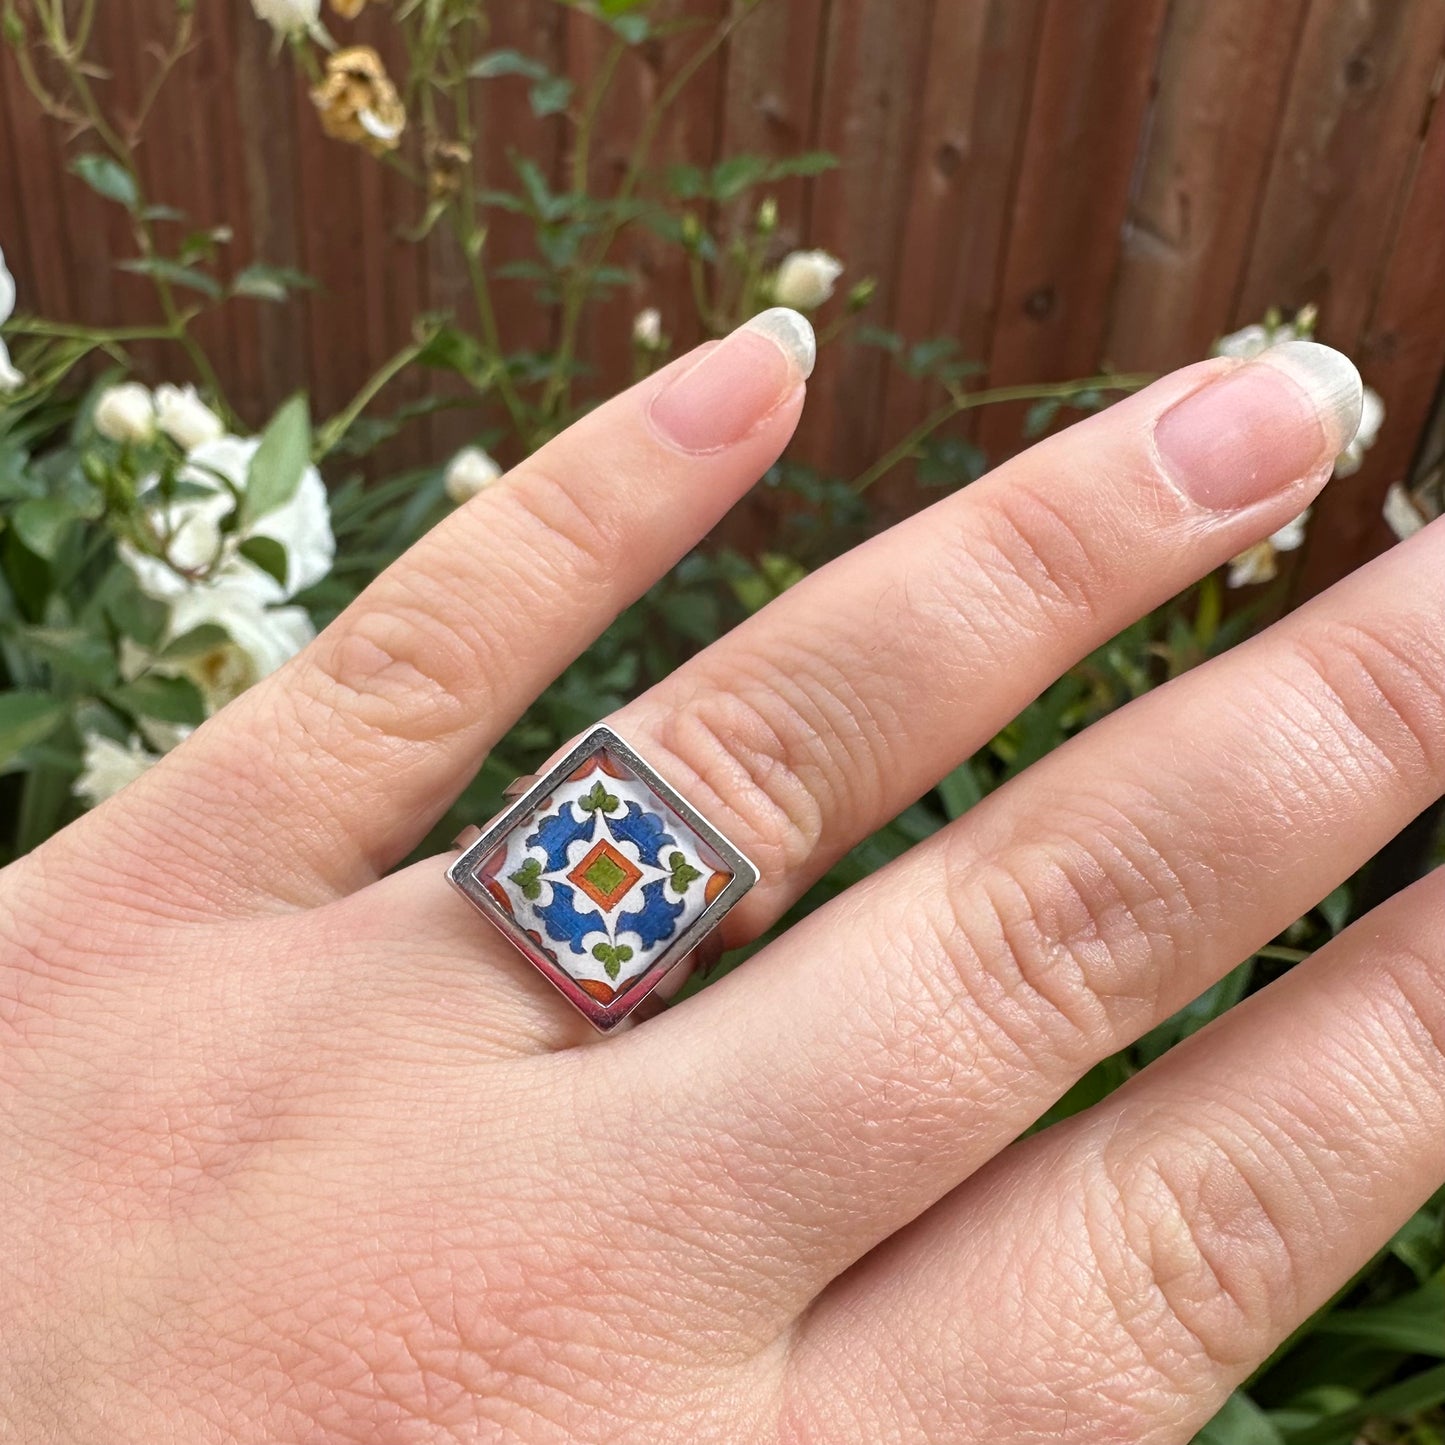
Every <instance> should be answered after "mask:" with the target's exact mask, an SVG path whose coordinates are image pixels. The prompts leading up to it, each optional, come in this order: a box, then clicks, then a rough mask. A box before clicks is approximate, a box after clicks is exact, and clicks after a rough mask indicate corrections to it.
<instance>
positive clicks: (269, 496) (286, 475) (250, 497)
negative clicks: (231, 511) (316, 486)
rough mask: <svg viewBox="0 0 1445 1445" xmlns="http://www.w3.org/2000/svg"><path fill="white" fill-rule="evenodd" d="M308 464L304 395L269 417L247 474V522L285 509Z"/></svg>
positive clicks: (308, 435) (307, 417)
mask: <svg viewBox="0 0 1445 1445" xmlns="http://www.w3.org/2000/svg"><path fill="white" fill-rule="evenodd" d="M310 464H311V412H310V410H309V408H308V407H307V405H306V398H305V397H304V396H293V397H292V398H291V400H290V401H288V402H286V403H285V405H284V406H282V408H281V410H280V411H278V412H277V413H276V415H275V416H274V417H272V418H271V423H270V425H269V426H268V427H267V428H266V430H265V432H264V433H263V434H262V436H261V445H260V446H259V447H258V448H257V449H256V455H255V456H254V457H252V458H251V466H250V469H249V470H248V472H247V474H246V497H245V501H244V504H243V505H244V507H245V512H246V520H247V521H248V522H254V521H255V520H256V519H257V518H258V517H264V516H266V515H267V514H268V513H269V512H274V511H276V509H277V508H278V507H284V506H285V505H286V503H287V502H289V501H290V500H291V498H292V497H294V496H295V495H296V488H297V487H299V486H300V485H301V478H302V475H303V474H304V473H305V471H306V468H307V467H308V466H309V465H310Z"/></svg>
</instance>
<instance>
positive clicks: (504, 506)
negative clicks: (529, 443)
mask: <svg viewBox="0 0 1445 1445" xmlns="http://www.w3.org/2000/svg"><path fill="white" fill-rule="evenodd" d="M596 491H597V492H598V493H599V494H601V495H599V496H594V495H592V493H591V492H589V491H588V490H587V489H585V488H579V487H576V486H573V485H569V484H568V483H567V482H565V481H563V480H562V478H561V477H559V476H557V475H556V474H555V473H554V472H552V471H551V470H550V468H549V467H547V466H546V465H544V464H543V462H542V460H541V458H540V457H533V458H531V459H530V460H529V461H527V462H525V463H524V464H523V465H522V466H521V467H519V468H518V469H517V470H516V471H515V472H513V474H512V475H511V476H510V477H509V478H508V479H507V481H506V482H505V483H504V484H503V486H502V488H501V489H499V491H498V492H497V493H496V496H495V500H496V503H497V515H496V518H495V519H494V524H495V525H498V526H503V527H506V528H507V529H508V530H515V531H516V532H517V533H518V535H517V537H516V539H515V540H516V550H515V551H513V552H512V553H511V555H513V556H520V557H525V558H526V565H527V567H528V569H533V568H537V569H540V571H541V573H542V575H543V576H544V577H548V578H551V579H558V580H561V581H562V582H564V583H565V584H566V585H568V586H572V585H574V584H575V582H576V579H577V578H578V577H596V576H598V575H608V574H610V573H611V572H612V571H613V570H614V568H615V565H616V563H615V559H616V558H617V557H619V556H626V555H628V552H629V551H630V550H635V546H636V543H635V539H632V538H630V537H629V534H628V529H627V527H626V526H625V524H624V520H623V519H622V518H620V517H618V516H615V515H614V514H613V513H612V512H611V511H610V510H609V509H608V508H607V506H606V505H605V504H604V502H605V494H606V488H605V487H598V488H597V489H596Z"/></svg>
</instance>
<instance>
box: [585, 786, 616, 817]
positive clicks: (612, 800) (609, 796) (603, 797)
mask: <svg viewBox="0 0 1445 1445" xmlns="http://www.w3.org/2000/svg"><path fill="white" fill-rule="evenodd" d="M618 804H619V800H618V797H617V795H616V794H615V793H609V792H608V791H607V789H606V787H605V786H603V784H602V783H596V784H594V785H593V788H592V791H591V792H590V793H588V794H587V796H586V797H585V798H579V799H578V800H577V806H578V807H579V808H581V809H582V811H583V812H584V813H615V812H616V811H617V808H618Z"/></svg>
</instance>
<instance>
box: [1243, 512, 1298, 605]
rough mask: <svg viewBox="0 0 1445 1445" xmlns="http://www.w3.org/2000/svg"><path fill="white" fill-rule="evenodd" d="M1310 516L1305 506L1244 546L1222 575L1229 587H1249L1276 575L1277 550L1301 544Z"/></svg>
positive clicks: (1292, 550) (1268, 580)
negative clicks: (1278, 526) (1225, 575)
mask: <svg viewBox="0 0 1445 1445" xmlns="http://www.w3.org/2000/svg"><path fill="white" fill-rule="evenodd" d="M1309 519H1310V508H1309V507H1306V508H1305V509H1304V511H1303V512H1301V513H1300V514H1299V516H1298V517H1296V518H1295V519H1294V520H1293V521H1292V522H1286V523H1285V525H1284V526H1283V527H1281V528H1280V529H1279V531H1277V532H1275V533H1274V534H1273V535H1272V536H1269V537H1266V538H1265V539H1264V541H1263V542H1256V543H1255V544H1254V546H1253V547H1247V548H1246V549H1245V550H1244V551H1243V552H1241V553H1240V554H1239V555H1238V556H1237V557H1232V558H1231V559H1230V562H1229V576H1228V577H1227V578H1226V579H1225V580H1226V581H1227V583H1228V585H1229V586H1231V587H1253V586H1255V585H1257V584H1258V583H1261V582H1273V581H1274V579H1275V578H1276V577H1278V576H1279V554H1280V553H1281V552H1294V551H1297V550H1298V549H1299V548H1300V547H1302V546H1303V545H1304V540H1305V526H1306V524H1307V523H1308V522H1309Z"/></svg>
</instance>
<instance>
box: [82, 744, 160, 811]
mask: <svg viewBox="0 0 1445 1445" xmlns="http://www.w3.org/2000/svg"><path fill="white" fill-rule="evenodd" d="M158 761H159V758H158V757H157V756H156V754H155V753H150V752H147V751H146V750H145V748H143V747H142V746H141V744H140V741H139V740H138V739H136V738H132V739H131V740H130V742H129V743H118V742H116V741H115V739H114V738H108V737H106V736H105V735H104V734H103V733H86V735H85V753H84V768H83V770H82V772H81V774H80V776H79V777H78V778H77V779H76V780H75V783H74V784H73V789H74V792H75V796H76V797H77V798H79V799H80V800H81V801H82V802H83V803H84V804H85V805H86V807H88V808H94V807H97V806H98V805H99V804H101V803H103V802H105V800H106V799H107V798H113V797H114V796H115V795H116V794H117V793H118V792H120V790H121V789H122V788H123V787H125V785H126V784H127V783H132V782H134V781H135V780H136V779H137V778H138V777H140V775H141V774H142V773H143V772H145V771H146V769H148V768H151V767H154V766H155V764H156V763H157V762H158Z"/></svg>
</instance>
